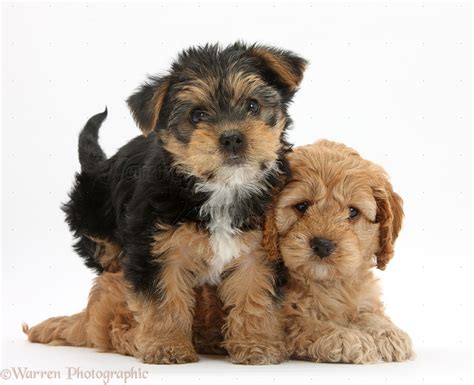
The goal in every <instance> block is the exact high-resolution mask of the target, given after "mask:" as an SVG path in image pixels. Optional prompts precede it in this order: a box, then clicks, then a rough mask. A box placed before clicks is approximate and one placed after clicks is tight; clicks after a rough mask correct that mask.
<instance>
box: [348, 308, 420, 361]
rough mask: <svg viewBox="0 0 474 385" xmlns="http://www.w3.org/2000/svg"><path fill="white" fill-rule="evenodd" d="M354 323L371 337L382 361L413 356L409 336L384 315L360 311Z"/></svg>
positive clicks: (406, 358)
mask: <svg viewBox="0 0 474 385" xmlns="http://www.w3.org/2000/svg"><path fill="white" fill-rule="evenodd" d="M355 325H356V326H357V327H358V328H359V329H360V330H362V331H364V332H365V333H368V334H370V335H371V336H372V337H373V339H374V341H375V344H376V345H377V349H378V351H379V353H380V355H381V356H382V359H383V360H384V361H387V362H396V361H405V360H409V359H413V358H414V357H415V354H414V352H413V348H412V342H411V338H410V337H409V336H408V334H407V333H405V332H404V331H403V330H401V329H399V328H398V327H397V326H395V325H394V324H393V322H392V321H391V320H390V319H389V318H387V317H386V316H384V315H380V314H375V313H362V314H361V315H360V318H359V320H358V322H357V323H356V324H355Z"/></svg>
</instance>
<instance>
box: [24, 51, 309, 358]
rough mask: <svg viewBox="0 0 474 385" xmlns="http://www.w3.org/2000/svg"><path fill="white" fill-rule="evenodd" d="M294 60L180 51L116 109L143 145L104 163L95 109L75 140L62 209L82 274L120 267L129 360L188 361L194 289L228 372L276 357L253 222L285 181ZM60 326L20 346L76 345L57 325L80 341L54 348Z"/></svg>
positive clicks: (279, 346)
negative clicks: (219, 322)
mask: <svg viewBox="0 0 474 385" xmlns="http://www.w3.org/2000/svg"><path fill="white" fill-rule="evenodd" d="M305 64H306V62H305V60H303V59H302V58H300V57H298V56H296V55H295V54H293V53H291V52H288V51H283V50H279V49H275V48H270V47H263V46H258V45H251V46H247V45H245V44H243V43H236V44H233V45H230V46H228V47H226V48H221V47H219V46H217V45H206V46H204V47H197V48H191V49H188V50H186V51H184V52H183V53H181V54H180V55H179V57H178V59H177V60H176V61H175V62H174V63H173V65H172V67H171V70H170V72H169V74H167V75H164V76H159V77H151V78H150V79H149V80H148V82H146V83H145V84H143V85H142V86H141V87H140V89H139V90H138V91H137V92H136V93H135V94H134V95H132V96H131V97H130V98H129V99H128V104H129V106H130V109H131V111H132V114H133V116H134V118H135V120H136V121H137V123H138V125H139V127H140V128H141V130H142V131H143V133H144V135H143V136H140V137H137V138H135V139H133V140H132V141H130V142H129V143H128V144H126V145H125V146H124V147H122V148H121V149H120V150H119V151H118V152H117V153H116V154H115V155H114V156H112V157H110V158H106V156H105V154H104V152H103V151H102V149H101V148H100V147H99V145H98V142H97V139H98V129H99V127H100V125H101V123H102V122H103V120H104V119H105V117H106V112H104V113H102V114H98V115H96V116H94V117H92V118H91V119H90V120H89V122H88V123H87V125H86V126H85V128H84V130H83V131H82V133H81V134H80V138H79V159H80V162H81V166H82V171H81V173H80V174H78V175H77V176H76V183H75V186H74V188H73V190H72V192H71V194H70V198H71V200H70V202H68V203H67V204H66V205H65V207H64V210H65V212H66V215H67V221H68V223H69V225H70V227H71V229H72V231H73V232H74V234H75V236H76V237H77V238H78V241H77V243H76V245H75V249H76V251H77V252H78V253H79V254H80V255H81V256H82V257H83V258H84V259H85V261H86V264H87V266H89V267H92V268H94V269H96V270H97V271H98V272H99V273H102V272H103V271H104V270H105V271H117V270H121V271H123V273H124V277H125V280H126V282H127V285H126V286H127V287H130V289H129V290H127V295H128V299H127V304H128V305H127V306H129V307H130V308H131V309H133V311H134V317H135V319H136V322H137V327H136V330H135V331H134V344H135V348H136V349H134V350H133V351H132V354H133V355H134V356H136V357H138V358H140V359H141V360H142V361H144V362H146V363H185V362H193V361H197V360H198V356H197V354H196V352H195V349H194V348H193V345H192V341H191V338H192V323H193V315H194V311H195V309H194V307H195V295H194V292H195V288H197V287H199V286H202V285H203V284H205V283H210V284H213V285H218V291H217V293H218V296H219V300H220V301H222V304H223V307H224V309H225V310H226V317H225V321H224V323H225V324H224V326H223V329H224V331H225V332H224V347H225V349H226V350H227V352H228V353H229V355H230V358H231V360H232V361H233V362H234V363H248V364H270V363H278V362H281V361H283V360H285V359H286V357H287V356H286V351H285V349H284V344H283V333H282V327H281V323H280V322H279V318H278V316H277V312H276V305H275V300H274V298H273V297H274V287H273V286H274V266H273V265H272V263H271V261H269V260H268V259H267V256H266V253H265V251H264V250H263V249H262V247H261V237H262V231H261V226H262V222H263V218H264V213H265V211H266V208H267V206H268V205H269V204H270V202H271V200H272V196H273V194H274V193H275V192H276V191H278V189H279V187H280V177H281V175H284V174H286V173H288V167H287V162H286V159H285V154H286V153H287V152H288V150H289V145H288V143H287V142H286V140H285V131H286V129H287V127H288V126H289V125H290V118H289V116H288V113H287V106H288V104H289V103H290V101H291V99H292V97H293V95H294V93H295V92H296V90H297V88H298V85H299V84H300V82H301V80H302V77H303V71H304V68H305ZM119 257H120V258H119ZM104 290H107V288H106V287H105V288H104ZM97 303H99V304H100V301H98V302H97ZM98 306H100V305H98ZM63 321H64V320H63ZM63 321H58V320H57V319H51V321H45V322H44V323H42V324H40V325H38V326H37V327H33V328H32V329H29V330H27V332H28V335H29V339H30V340H31V341H34V342H42V343H51V342H53V343H56V344H58V343H72V344H76V342H77V341H83V340H84V339H85V338H86V336H85V335H80V334H81V333H85V325H84V324H81V323H80V322H79V323H77V322H76V323H74V325H75V326H73V325H72V324H71V325H70V327H71V328H74V333H76V332H77V333H79V335H76V336H75V337H79V338H77V339H76V338H71V339H70V340H68V339H65V338H64V336H65V335H69V336H70V334H69V333H68V331H67V330H62V331H63V332H64V333H63V336H62V337H60V338H56V337H58V333H57V329H56V328H57V326H58V322H63ZM48 322H49V323H48ZM61 325H63V326H62V327H61V328H63V329H64V327H66V326H64V325H69V324H67V323H64V322H63V323H62V324H61ZM70 331H71V330H70Z"/></svg>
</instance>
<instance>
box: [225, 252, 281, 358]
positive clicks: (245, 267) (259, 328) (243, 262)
mask: <svg viewBox="0 0 474 385" xmlns="http://www.w3.org/2000/svg"><path fill="white" fill-rule="evenodd" d="M272 270H273V269H272V267H271V265H270V263H269V262H268V261H267V258H266V255H265V253H264V252H263V250H260V249H257V251H255V252H253V253H250V254H247V255H243V256H241V257H240V258H239V259H238V260H237V261H236V262H235V263H234V264H233V266H232V267H231V268H230V269H229V270H228V271H227V272H226V273H227V274H228V275H227V277H226V278H225V279H224V281H223V282H222V283H221V286H220V287H219V294H220V297H221V298H222V300H223V303H224V308H225V309H226V310H228V316H227V318H226V324H225V327H224V330H225V339H224V346H225V348H226V350H227V352H228V353H229V356H230V359H231V361H232V362H233V363H238V364H276V363H280V362H282V361H284V360H286V359H287V356H288V354H287V351H286V348H285V345H284V343H283V328H282V323H281V321H280V317H279V313H278V311H277V305H276V303H275V299H274V297H273V294H274V288H273V282H274V277H273V271H272Z"/></svg>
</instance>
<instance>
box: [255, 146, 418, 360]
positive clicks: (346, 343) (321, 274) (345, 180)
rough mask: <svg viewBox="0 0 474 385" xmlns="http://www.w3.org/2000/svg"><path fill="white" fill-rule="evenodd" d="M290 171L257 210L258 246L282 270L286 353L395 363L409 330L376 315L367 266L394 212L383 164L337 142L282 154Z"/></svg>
mask: <svg viewBox="0 0 474 385" xmlns="http://www.w3.org/2000/svg"><path fill="white" fill-rule="evenodd" d="M288 159H289V162H290V166H291V170H292V176H291V178H289V179H288V181H287V184H286V186H285V188H284V189H283V191H282V192H281V193H280V194H279V196H278V197H277V199H276V202H275V205H274V207H273V209H272V211H271V212H270V213H269V214H268V216H267V221H266V226H265V227H266V231H265V235H264V239H265V243H266V247H267V249H269V250H270V251H271V254H273V255H275V256H276V255H280V256H281V258H282V259H283V262H284V264H285V266H286V268H287V271H288V281H287V284H286V287H285V292H284V303H283V309H282V316H283V319H284V322H285V331H286V345H287V347H288V349H289V352H290V354H291V356H292V357H293V358H298V359H304V360H310V361H316V362H346V363H359V364H362V363H368V362H376V361H380V360H383V361H403V360H407V359H410V358H411V357H412V356H413V352H412V347H411V340H410V337H409V336H408V335H407V334H406V333H405V332H403V331H402V330H400V329H399V328H398V327H396V326H395V325H394V324H393V323H392V322H391V321H390V319H389V318H388V317H387V316H386V315H385V313H384V306H383V304H382V302H381V300H380V296H381V291H380V287H379V285H378V282H377V279H376V278H375V276H374V274H373V272H372V269H373V268H374V267H375V266H376V267H378V268H379V269H382V270H383V269H385V267H386V265H387V263H388V262H389V261H390V259H391V258H392V256H393V253H394V250H393V247H394V242H395V240H396V238H397V236H398V233H399V231H400V227H401V224H402V218H403V210H402V200H401V198H400V197H399V196H398V195H397V194H396V193H395V192H394V191H393V189H392V186H391V184H390V182H389V180H388V177H387V175H386V173H385V172H384V170H383V169H382V168H381V167H380V166H378V165H376V164H374V163H372V162H369V161H367V160H365V159H362V158H361V157H360V156H359V154H358V153H357V152H356V151H354V150H353V149H351V148H348V147H346V146H344V145H342V144H338V143H334V142H330V141H326V140H323V141H319V142H316V143H315V144H312V145H307V146H303V147H299V148H298V149H296V150H295V151H294V152H293V153H292V154H290V155H289V156H288Z"/></svg>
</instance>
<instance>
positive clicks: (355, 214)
mask: <svg viewBox="0 0 474 385" xmlns="http://www.w3.org/2000/svg"><path fill="white" fill-rule="evenodd" d="M358 216H359V210H357V209H356V208H355V207H349V219H356V218H357V217H358Z"/></svg>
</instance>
